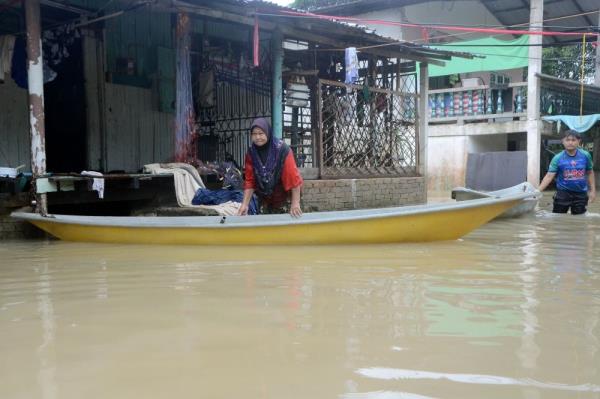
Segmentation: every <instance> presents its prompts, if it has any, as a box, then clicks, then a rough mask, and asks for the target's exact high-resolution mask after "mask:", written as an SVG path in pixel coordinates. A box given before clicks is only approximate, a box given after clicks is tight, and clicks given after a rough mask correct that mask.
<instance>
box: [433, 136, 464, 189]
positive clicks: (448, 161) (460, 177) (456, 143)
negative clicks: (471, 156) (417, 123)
mask: <svg viewBox="0 0 600 399" xmlns="http://www.w3.org/2000/svg"><path fill="white" fill-rule="evenodd" d="M467 139H468V137H467V136H454V137H430V138H429V142H428V156H427V172H428V176H427V189H428V190H430V191H433V192H440V193H441V192H444V191H448V190H451V189H452V188H453V187H457V186H464V184H465V168H466V165H467V145H468V140H467Z"/></svg>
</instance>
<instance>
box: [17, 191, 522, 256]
mask: <svg viewBox="0 0 600 399" xmlns="http://www.w3.org/2000/svg"><path fill="white" fill-rule="evenodd" d="M519 201H521V198H511V199H501V200H498V199H496V200H494V199H481V200H473V201H465V202H463V203H460V204H454V206H447V205H445V206H444V205H442V206H437V207H433V208H431V207H428V206H427V205H423V206H414V207H402V208H388V209H379V210H361V211H345V212H323V213H321V214H319V213H314V214H305V215H304V216H303V217H302V218H299V219H292V218H291V217H290V216H289V215H272V216H270V215H265V216H234V217H228V218H219V217H210V216H200V217H154V218H152V217H99V216H89V217H85V216H67V215H53V216H50V217H43V216H41V215H38V214H32V213H19V212H16V213H13V217H16V218H19V219H23V220H27V221H29V222H30V223H32V224H34V225H35V226H37V227H39V228H40V229H42V230H44V231H46V232H48V233H50V234H51V235H53V236H55V237H57V238H59V239H61V240H67V241H82V242H102V243H131V244H171V245H175V244H176V245H180V244H183V245H265V244H270V245H312V244H320V245H322V244H374V243H394V242H429V241H442V240H455V239H457V238H460V237H462V236H463V235H465V234H467V233H469V232H471V231H472V230H474V229H476V228H477V227H479V226H481V225H482V224H484V223H486V222H487V221H489V220H491V219H493V218H494V217H496V216H497V215H499V214H500V213H502V212H504V211H505V210H507V209H509V208H512V207H513V206H515V205H516V204H517V203H518V202H519ZM370 211H371V212H370Z"/></svg>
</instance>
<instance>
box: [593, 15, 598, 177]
mask: <svg viewBox="0 0 600 399" xmlns="http://www.w3.org/2000/svg"><path fill="white" fill-rule="evenodd" d="M598 29H599V32H600V10H599V12H598ZM596 44H597V46H596V65H595V66H596V69H595V70H594V84H595V85H596V86H600V35H599V36H596ZM593 158H594V166H595V167H596V169H598V168H600V137H596V138H595V139H594V155H593Z"/></svg>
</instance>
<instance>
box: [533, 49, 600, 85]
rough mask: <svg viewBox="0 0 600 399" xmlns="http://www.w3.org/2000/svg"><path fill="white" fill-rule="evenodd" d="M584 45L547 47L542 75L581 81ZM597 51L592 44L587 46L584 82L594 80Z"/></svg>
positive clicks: (544, 52)
mask: <svg viewBox="0 0 600 399" xmlns="http://www.w3.org/2000/svg"><path fill="white" fill-rule="evenodd" d="M581 48H582V44H574V45H569V46H556V47H546V48H544V50H543V57H542V73H545V74H547V75H552V76H556V77H558V78H563V79H571V80H577V81H579V80H580V79H581V64H582V61H583V57H582V53H581ZM595 57H596V49H595V48H594V46H593V45H592V44H591V43H587V44H586V46H585V65H584V68H583V76H584V80H585V81H586V82H587V83H590V82H591V81H592V80H593V79H594V69H595Z"/></svg>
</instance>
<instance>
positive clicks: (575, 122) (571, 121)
mask: <svg viewBox="0 0 600 399" xmlns="http://www.w3.org/2000/svg"><path fill="white" fill-rule="evenodd" d="M542 120H545V121H549V122H562V123H564V124H565V125H567V126H568V127H569V129H571V130H575V131H576V132H578V133H585V132H587V131H588V130H590V129H591V128H592V126H594V125H595V124H596V122H598V121H599V120H600V114H592V115H581V116H579V115H552V116H543V117H542Z"/></svg>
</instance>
